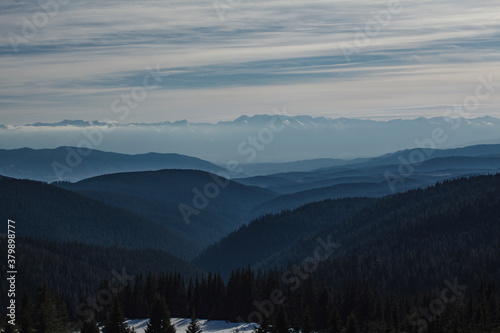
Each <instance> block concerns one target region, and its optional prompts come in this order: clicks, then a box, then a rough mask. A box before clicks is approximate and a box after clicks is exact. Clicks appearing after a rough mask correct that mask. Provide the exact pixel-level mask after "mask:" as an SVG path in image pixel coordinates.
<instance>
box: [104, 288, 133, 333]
mask: <svg viewBox="0 0 500 333" xmlns="http://www.w3.org/2000/svg"><path fill="white" fill-rule="evenodd" d="M103 332H104V333H129V332H130V329H129V328H128V325H127V324H126V323H125V315H124V314H123V310H122V307H121V304H120V301H119V300H118V297H117V296H116V295H115V297H114V298H113V304H112V305H111V309H110V310H109V311H108V315H107V319H106V324H105V325H104V329H103Z"/></svg>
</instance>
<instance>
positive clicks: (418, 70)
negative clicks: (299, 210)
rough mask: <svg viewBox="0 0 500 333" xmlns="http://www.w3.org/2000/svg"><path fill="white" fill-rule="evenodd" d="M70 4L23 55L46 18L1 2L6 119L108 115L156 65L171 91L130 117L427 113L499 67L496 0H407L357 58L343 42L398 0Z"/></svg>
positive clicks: (85, 0)
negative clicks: (29, 31) (28, 30)
mask: <svg viewBox="0 0 500 333" xmlns="http://www.w3.org/2000/svg"><path fill="white" fill-rule="evenodd" d="M46 1H49V0H46ZM54 1H55V0H54ZM60 1H61V3H62V0H60ZM65 1H66V2H67V4H65V5H62V4H61V5H60V6H59V8H58V10H57V13H56V14H55V15H53V16H52V17H49V18H48V21H47V23H46V24H45V25H43V27H41V28H40V29H38V31H37V32H36V33H34V34H33V36H31V37H30V38H28V42H26V43H23V44H21V45H19V52H18V53H15V52H13V50H12V45H11V42H10V41H9V38H8V36H9V33H14V34H16V35H18V36H23V32H22V29H23V24H26V23H25V22H26V20H28V21H30V22H33V18H34V17H35V16H36V15H38V16H37V17H39V18H40V17H42V16H43V15H42V14H43V12H44V11H43V9H42V8H41V7H40V5H39V4H37V3H36V2H32V1H24V0H19V1H4V2H2V3H1V4H0V13H1V14H0V22H2V23H0V28H1V30H2V31H3V32H4V34H2V38H1V39H0V57H1V59H2V61H1V62H0V106H1V108H2V110H1V111H0V112H1V113H0V115H1V116H2V117H3V118H4V119H6V120H5V121H3V122H9V123H16V124H23V123H28V122H35V121H58V120H62V119H65V118H75V117H76V118H82V119H88V120H90V119H101V118H110V117H112V116H113V114H112V113H110V104H111V103H112V101H113V100H114V99H116V98H117V97H119V96H121V95H122V94H127V93H129V92H130V89H132V88H133V87H136V86H140V85H141V80H142V78H143V77H144V75H145V72H146V69H145V68H146V67H147V66H149V67H155V66H157V65H158V66H159V67H160V68H161V73H162V78H163V81H162V84H161V85H160V86H159V87H158V88H157V89H155V90H154V91H152V92H150V94H148V98H147V99H146V100H145V101H144V102H143V103H141V104H140V106H139V107H138V108H137V109H136V110H134V112H132V114H131V115H130V117H131V119H132V121H137V120H141V119H142V120H143V121H146V122H148V121H163V120H178V119H184V118H188V119H190V120H193V121H197V120H203V119H228V118H235V117H236V116H237V115H239V114H242V113H248V114H255V113H262V112H266V111H267V110H270V109H272V108H273V107H277V106H280V105H284V104H286V105H288V106H289V108H291V109H293V110H296V112H297V113H303V114H307V113H313V112H315V113H318V114H325V115H329V116H333V117H335V116H348V117H366V116H368V117H380V116H384V117H391V115H392V116H393V117H395V118H396V117H401V116H414V115H419V114H418V112H422V110H421V109H419V108H418V107H417V106H421V105H429V106H432V105H448V104H453V103H459V102H461V100H462V99H463V98H464V97H466V96H467V94H469V93H470V91H471V90H473V89H474V86H475V83H476V81H477V77H478V76H481V75H488V74H489V73H498V69H499V64H500V61H499V60H498V59H500V58H499V53H500V45H499V44H498V43H497V42H496V41H497V40H498V37H499V36H500V22H499V21H498V17H497V13H498V12H499V9H500V4H499V3H498V2H495V1H482V2H481V5H478V4H476V3H471V2H470V1H444V0H438V1H403V0H401V7H402V8H403V10H402V12H401V13H397V14H393V15H392V16H391V19H390V22H389V23H388V24H387V25H386V26H383V27H380V31H379V32H378V33H377V34H375V35H374V36H372V37H370V38H369V39H368V41H367V43H366V44H363V46H362V47H358V49H359V51H358V52H356V53H355V54H353V55H352V56H351V57H350V59H347V58H346V57H345V56H344V54H343V53H342V49H341V47H340V45H341V44H342V43H348V44H351V45H354V42H355V40H356V36H357V34H358V33H359V32H360V31H364V29H365V27H366V26H367V25H368V24H370V22H373V20H374V17H376V16H377V15H378V14H380V13H382V12H384V11H387V9H388V6H389V5H388V1H368V0H365V1H321V0H311V1H304V0H300V1H299V0H294V1H283V0H267V1H264V0H241V1H232V2H228V1H227V0H204V1H190V2H186V1H180V0H178V1H156V0H145V1H141V2H136V1H110V2H102V1H97V0H82V1H74V0H65ZM40 3H41V4H44V3H45V2H44V1H41V2H40ZM228 3H232V4H233V5H232V6H231V5H228ZM214 5H215V7H217V6H219V8H222V9H220V10H222V14H223V15H222V16H223V18H224V20H221V19H220V18H219V15H218V14H220V10H219V13H218V12H217V10H216V9H214ZM40 13H42V14H40ZM377 13H378V14H377ZM34 15H35V16H34ZM41 15H42V16H41ZM485 104H486V106H485V107H484V108H482V110H481V112H483V113H484V114H491V115H499V114H500V111H499V110H498V108H497V107H495V105H496V104H499V101H498V99H492V100H489V101H488V102H487V103H485ZM488 105H489V106H488ZM425 112H426V114H427V113H428V115H433V114H434V115H440V112H442V110H441V109H440V108H436V109H432V108H429V109H426V110H425Z"/></svg>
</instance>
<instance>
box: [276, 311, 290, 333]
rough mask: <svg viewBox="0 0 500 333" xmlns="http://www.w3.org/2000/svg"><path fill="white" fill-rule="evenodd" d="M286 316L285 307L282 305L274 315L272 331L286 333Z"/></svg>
mask: <svg viewBox="0 0 500 333" xmlns="http://www.w3.org/2000/svg"><path fill="white" fill-rule="evenodd" d="M288 326H289V324H288V318H287V315H286V312H285V307H284V306H283V305H282V306H280V309H279V310H278V314H277V315H276V320H275V323H274V326H273V332H274V333H287V332H288Z"/></svg>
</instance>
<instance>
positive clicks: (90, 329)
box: [80, 320, 101, 333]
mask: <svg viewBox="0 0 500 333" xmlns="http://www.w3.org/2000/svg"><path fill="white" fill-rule="evenodd" d="M100 332H101V331H100V330H99V325H98V324H97V322H96V321H95V320H91V321H88V322H87V321H85V322H84V323H83V326H82V330H81V331H80V333H100Z"/></svg>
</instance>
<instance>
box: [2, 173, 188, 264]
mask: <svg viewBox="0 0 500 333" xmlns="http://www.w3.org/2000/svg"><path fill="white" fill-rule="evenodd" d="M0 215H1V216H4V217H6V218H9V219H11V220H14V221H16V233H17V235H19V236H35V237H41V238H47V239H52V240H56V241H78V242H81V243H87V244H94V245H117V246H121V247H125V248H156V249H161V250H165V251H169V252H175V253H178V254H183V255H184V258H185V257H188V256H190V255H193V253H194V246H193V245H192V244H190V243H189V242H188V241H186V240H184V239H182V238H181V237H179V235H178V234H177V233H176V232H175V231H174V230H170V229H168V227H167V226H161V225H159V224H158V223H157V222H154V221H152V220H149V219H147V218H145V217H143V216H140V215H138V214H136V213H132V212H130V211H127V210H125V209H122V208H117V207H113V206H110V205H107V204H105V203H102V202H99V201H96V200H93V199H90V198H87V197H84V196H82V195H79V194H77V193H74V192H71V191H68V190H65V189H61V188H58V187H56V186H53V185H49V184H45V183H41V182H36V181H30V180H18V179H12V178H8V177H2V178H1V179H0Z"/></svg>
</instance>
